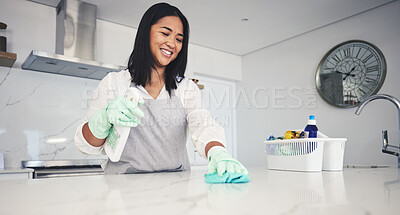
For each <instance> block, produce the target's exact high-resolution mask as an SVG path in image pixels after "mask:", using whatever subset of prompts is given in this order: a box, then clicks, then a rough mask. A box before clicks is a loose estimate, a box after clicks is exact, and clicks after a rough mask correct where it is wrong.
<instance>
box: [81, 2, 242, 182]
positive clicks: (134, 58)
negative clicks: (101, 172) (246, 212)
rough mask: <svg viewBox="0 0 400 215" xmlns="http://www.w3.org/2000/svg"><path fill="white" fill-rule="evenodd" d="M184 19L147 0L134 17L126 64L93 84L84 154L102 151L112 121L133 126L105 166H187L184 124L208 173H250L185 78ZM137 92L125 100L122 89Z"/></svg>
mask: <svg viewBox="0 0 400 215" xmlns="http://www.w3.org/2000/svg"><path fill="white" fill-rule="evenodd" d="M188 42H189V24H188V21H187V20H186V18H185V16H184V15H183V14H182V13H181V12H180V10H179V9H178V8H176V7H174V6H171V5H169V4H166V3H158V4H155V5H153V6H152V7H150V8H149V9H148V10H147V11H146V13H145V14H144V15H143V17H142V20H141V21H140V24H139V28H138V32H137V35H136V39H135V45H134V49H133V51H132V54H131V56H130V58H129V63H128V70H124V71H121V72H117V73H110V74H108V75H107V76H106V77H105V78H104V79H103V80H101V82H100V84H99V85H98V87H97V88H96V90H95V91H94V98H93V100H92V103H91V106H90V108H89V111H88V114H87V117H86V119H85V122H84V123H83V124H82V125H81V126H79V127H78V129H77V131H76V134H75V144H76V146H77V147H78V148H79V149H80V150H81V151H82V152H84V153H88V154H99V153H101V152H103V151H104V147H103V146H104V142H105V141H106V139H107V138H109V139H110V138H114V139H117V138H118V135H112V134H113V128H114V126H129V127H131V129H130V132H129V136H128V140H127V141H126V145H125V147H124V149H123V152H122V155H121V158H120V160H119V161H118V162H112V161H111V160H108V162H107V164H106V166H105V173H107V174H112V173H135V172H157V171H181V170H190V163H189V159H188V155H187V151H186V133H187V128H189V129H190V131H191V132H192V140H193V143H194V145H195V147H196V149H197V151H198V152H199V154H200V155H201V156H203V157H205V158H208V160H209V164H208V172H209V173H215V172H218V175H220V176H221V175H222V174H223V173H225V172H229V173H242V174H248V172H247V170H246V168H245V167H243V165H242V164H240V163H239V162H238V161H237V160H235V159H233V158H232V157H231V155H230V154H229V153H228V152H227V151H226V150H225V147H224V145H225V136H224V131H223V128H222V127H221V126H219V125H217V124H216V123H215V122H214V120H213V119H212V117H211V115H210V113H209V111H207V110H206V109H205V108H204V107H203V106H202V104H201V94H200V90H199V89H198V87H197V85H196V84H195V83H193V82H192V81H191V80H189V79H186V78H185V77H184V74H185V69H186V63H187V54H188ZM121 87H122V88H123V89H128V88H129V87H130V89H133V90H135V92H136V93H137V94H138V95H139V97H137V98H136V99H135V100H133V101H132V100H129V99H128V98H127V97H124V96H123V95H121V94H120V93H118V92H119V91H120V90H119V89H120V88H121Z"/></svg>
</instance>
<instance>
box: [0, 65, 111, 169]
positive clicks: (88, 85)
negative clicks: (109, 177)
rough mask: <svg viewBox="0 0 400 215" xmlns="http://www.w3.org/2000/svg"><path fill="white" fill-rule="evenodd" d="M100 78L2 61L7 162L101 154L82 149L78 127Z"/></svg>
mask: <svg viewBox="0 0 400 215" xmlns="http://www.w3.org/2000/svg"><path fill="white" fill-rule="evenodd" d="M98 83H99V81H98V80H91V79H84V78H76V77H70V76H64V75H55V74H49V73H41V72H35V71H29V70H22V69H19V68H8V67H0V152H3V153H4V166H5V168H18V167H20V166H21V161H22V160H63V159H99V158H104V159H106V157H105V156H104V155H87V154H83V153H81V152H80V151H79V150H78V149H77V148H76V147H75V145H74V139H73V137H74V133H75V130H76V128H77V126H78V125H79V123H80V122H81V120H82V119H83V117H84V116H85V114H86V112H87V108H88V104H89V103H90V99H91V95H92V92H93V90H94V89H95V88H96V86H97V84H98Z"/></svg>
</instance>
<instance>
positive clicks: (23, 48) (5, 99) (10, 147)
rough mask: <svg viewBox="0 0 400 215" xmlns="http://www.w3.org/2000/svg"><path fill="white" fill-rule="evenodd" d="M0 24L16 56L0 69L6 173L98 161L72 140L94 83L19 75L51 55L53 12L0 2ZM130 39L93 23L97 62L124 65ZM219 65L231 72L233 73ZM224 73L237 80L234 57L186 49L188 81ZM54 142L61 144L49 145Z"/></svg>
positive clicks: (0, 137) (131, 32) (0, 143)
mask: <svg viewBox="0 0 400 215" xmlns="http://www.w3.org/2000/svg"><path fill="white" fill-rule="evenodd" d="M0 20H1V21H2V22H4V23H6V24H7V25H8V28H7V39H8V48H7V51H8V52H12V53H16V54H17V61H16V63H15V64H14V66H13V68H11V69H10V68H7V67H0V152H4V155H5V167H6V168H11V167H19V166H20V161H21V160H52V159H85V158H98V157H99V156H88V155H84V154H82V153H81V152H79V151H78V150H77V149H76V147H75V146H74V144H73V135H74V132H75V129H76V127H77V126H78V124H79V122H80V120H81V119H82V118H83V117H84V115H85V114H86V111H87V107H88V106H87V105H88V102H89V101H90V98H91V93H92V91H93V90H94V88H95V87H96V86H97V84H98V82H99V81H97V80H89V79H82V78H76V77H69V76H62V75H55V74H48V73H41V72H35V71H29V70H22V69H21V64H22V63H23V62H24V60H25V59H26V57H27V56H28V55H29V53H30V52H31V51H32V50H39V51H46V52H51V53H54V51H55V32H56V31H55V29H56V11H55V8H52V7H48V6H44V5H41V4H37V3H33V2H31V1H26V0H13V1H9V0H0ZM135 34H136V29H133V28H128V27H126V26H122V25H118V24H114V23H110V22H106V21H102V20H98V21H97V40H96V41H97V43H96V45H97V50H96V56H97V57H96V60H98V61H100V62H104V63H112V64H117V65H126V63H127V60H128V57H129V55H130V52H131V50H132V48H133V44H134V38H135ZM192 49H194V51H192ZM209 56H218V61H215V62H213V63H212V64H204V65H203V64H194V65H191V64H190V61H194V62H201V61H202V60H201V59H204V60H203V61H204V62H206V60H208V59H209ZM238 62H239V63H238ZM224 65H236V66H235V68H234V69H233V71H232V68H231V67H224ZM229 72H233V74H234V75H233V76H232V77H226V78H227V79H235V80H238V79H240V72H241V64H240V57H239V56H235V55H231V54H227V53H223V52H219V51H216V50H212V49H208V48H203V47H199V46H197V45H194V44H190V47H189V65H188V70H187V74H186V76H187V77H191V76H193V75H194V73H196V74H203V73H205V74H207V75H209V76H214V77H221V76H224V75H225V74H228V73H229ZM210 73H211V74H210ZM56 138H58V139H59V141H60V142H58V143H48V141H49V140H51V139H53V140H54V139H56ZM62 139H63V140H62ZM100 157H102V156H100Z"/></svg>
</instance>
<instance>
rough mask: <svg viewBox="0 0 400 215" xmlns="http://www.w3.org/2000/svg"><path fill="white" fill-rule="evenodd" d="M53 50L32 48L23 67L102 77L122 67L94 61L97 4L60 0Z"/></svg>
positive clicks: (57, 8) (76, 0)
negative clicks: (46, 50) (51, 51)
mask: <svg viewBox="0 0 400 215" xmlns="http://www.w3.org/2000/svg"><path fill="white" fill-rule="evenodd" d="M56 10H57V22H56V53H55V54H54V53H48V52H43V51H37V50H33V51H32V52H31V53H30V54H29V56H28V57H27V58H26V60H25V62H24V63H23V64H22V69H27V70H34V71H40V72H47V73H54V74H60V75H69V76H75V77H82V78H90V79H98V80H100V79H102V78H103V77H104V76H106V75H107V73H109V72H116V71H120V70H123V69H125V67H123V66H118V65H113V64H106V63H101V62H97V61H95V59H94V58H95V57H94V56H95V39H96V18H97V15H96V14H97V6H96V5H93V4H89V3H86V2H81V1H78V0H61V1H60V2H59V3H58V5H57V7H56Z"/></svg>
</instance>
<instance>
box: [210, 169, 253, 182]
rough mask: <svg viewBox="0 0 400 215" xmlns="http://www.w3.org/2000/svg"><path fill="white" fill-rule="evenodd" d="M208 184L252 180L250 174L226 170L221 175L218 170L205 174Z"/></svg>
mask: <svg viewBox="0 0 400 215" xmlns="http://www.w3.org/2000/svg"><path fill="white" fill-rule="evenodd" d="M204 177H205V181H206V183H207V184H223V183H248V182H249V181H250V177H249V174H243V173H229V172H225V173H223V174H222V176H219V175H218V173H217V172H214V173H209V174H205V175H204Z"/></svg>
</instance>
